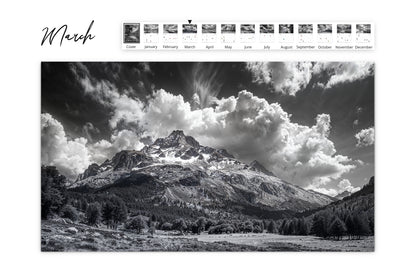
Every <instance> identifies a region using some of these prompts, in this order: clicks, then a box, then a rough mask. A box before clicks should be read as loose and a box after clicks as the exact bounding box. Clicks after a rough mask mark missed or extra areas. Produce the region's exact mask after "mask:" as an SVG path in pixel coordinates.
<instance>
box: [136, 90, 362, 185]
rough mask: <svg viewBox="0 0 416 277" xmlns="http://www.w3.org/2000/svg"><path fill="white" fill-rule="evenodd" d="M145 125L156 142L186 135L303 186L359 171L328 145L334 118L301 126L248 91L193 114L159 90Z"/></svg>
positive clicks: (325, 117) (146, 110) (147, 110)
mask: <svg viewBox="0 0 416 277" xmlns="http://www.w3.org/2000/svg"><path fill="white" fill-rule="evenodd" d="M140 123H141V126H143V127H144V130H145V131H144V135H146V136H150V137H151V138H153V139H156V138H158V137H164V136H167V135H168V134H169V133H170V132H172V131H173V130H175V129H181V130H184V132H185V133H186V134H188V135H192V136H194V137H195V138H196V139H197V140H199V141H200V142H201V143H202V144H204V145H209V146H213V147H217V148H225V149H227V150H228V151H230V152H231V153H233V154H234V155H236V156H237V157H238V158H240V159H243V160H246V161H251V160H254V159H256V160H258V161H260V162H261V163H263V164H264V165H265V166H266V167H268V168H269V169H270V170H272V171H273V172H274V173H276V174H277V175H278V176H281V177H283V178H284V179H286V180H289V181H292V182H294V183H296V184H299V185H302V186H306V185H309V184H311V183H322V182H324V181H326V182H328V181H330V180H332V179H337V178H339V177H340V176H341V175H342V174H344V173H346V172H348V171H350V170H352V169H353V168H355V165H354V164H353V163H352V161H351V160H350V159H349V158H348V157H346V156H342V155H336V149H335V146H334V144H333V142H332V141H330V140H329V139H328V136H329V132H330V128H331V126H330V116H329V115H327V114H321V115H318V116H317V117H316V124H315V125H313V126H311V127H309V126H304V125H300V124H297V123H294V122H292V121H291V119H290V115H289V114H287V113H286V112H285V111H284V110H283V109H282V107H281V106H280V105H279V104H278V103H272V104H270V103H268V102H267V101H266V100H265V99H261V98H258V97H256V96H254V95H253V94H252V93H250V92H248V91H241V92H240V93H239V94H238V97H233V96H232V97H229V98H223V99H220V100H218V101H217V106H216V107H215V108H213V107H208V108H204V109H199V110H192V108H191V104H190V103H188V102H186V101H185V100H184V99H183V97H182V96H181V95H173V94H171V93H169V92H166V91H164V90H158V91H156V92H155V93H154V94H153V96H152V98H151V99H149V100H148V103H147V105H146V106H145V107H144V109H143V111H141V118H140ZM248 145H250V147H247V146H248Z"/></svg>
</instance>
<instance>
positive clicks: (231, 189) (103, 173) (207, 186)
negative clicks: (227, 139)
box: [69, 130, 333, 211]
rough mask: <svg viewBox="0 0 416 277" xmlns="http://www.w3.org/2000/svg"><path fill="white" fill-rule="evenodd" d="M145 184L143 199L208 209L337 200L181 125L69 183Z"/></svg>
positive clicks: (303, 206)
mask: <svg viewBox="0 0 416 277" xmlns="http://www.w3.org/2000/svg"><path fill="white" fill-rule="evenodd" d="M143 183H145V184H146V187H145V188H146V189H145V191H146V193H145V194H140V195H141V196H140V197H142V198H143V199H142V200H145V199H149V201H150V200H151V201H153V202H152V203H154V201H163V202H164V203H177V202H181V203H186V205H188V206H190V207H194V208H195V209H205V210H215V209H217V208H219V207H222V209H224V207H230V206H233V205H234V206H239V207H245V208H244V209H248V208H247V207H252V208H255V209H260V208H261V209H263V208H264V207H266V208H267V209H269V210H272V211H273V210H276V211H281V210H293V211H303V210H307V209H310V208H318V207H321V206H323V205H327V204H329V203H330V202H332V201H333V199H332V198H330V197H328V196H325V195H321V194H317V193H313V192H309V191H306V190H304V189H302V188H300V187H297V186H295V185H292V184H290V183H287V182H285V181H283V180H281V179H280V178H278V177H276V176H274V175H273V173H271V172H270V171H268V170H267V169H266V168H265V167H264V166H263V165H261V164H260V163H259V162H257V161H254V162H252V163H251V164H250V165H247V164H245V163H243V162H241V161H239V160H238V159H236V158H234V156H232V155H231V154H229V153H228V152H227V151H226V150H224V149H215V148H211V147H208V146H201V145H200V144H199V142H198V141H196V140H195V139H194V138H193V137H191V136H186V135H185V134H184V133H183V132H182V131H179V130H177V131H173V132H172V133H171V134H170V135H169V136H167V137H166V138H158V139H157V140H156V141H155V142H154V143H153V144H151V145H148V146H146V147H144V148H143V149H142V150H141V151H134V150H124V151H120V152H119V153H117V154H116V155H115V156H114V157H113V158H112V159H111V160H107V161H105V162H104V163H103V164H101V165H97V164H93V165H91V166H90V167H88V169H87V170H86V171H85V172H84V173H83V174H81V175H80V177H79V178H78V179H77V181H75V182H74V183H72V184H71V185H70V186H69V187H70V188H71V189H79V188H82V187H87V188H88V189H90V190H91V189H92V190H100V191H102V190H108V189H110V188H111V189H112V190H114V189H115V188H114V187H117V188H118V189H120V188H123V187H126V186H135V187H138V188H139V187H141V190H143V189H144V187H143V186H142V184H143ZM152 188H154V189H152ZM230 203H231V204H230Z"/></svg>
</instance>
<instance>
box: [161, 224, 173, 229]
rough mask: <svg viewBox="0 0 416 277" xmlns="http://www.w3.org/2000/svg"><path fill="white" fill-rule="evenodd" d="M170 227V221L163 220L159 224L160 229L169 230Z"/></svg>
mask: <svg viewBox="0 0 416 277" xmlns="http://www.w3.org/2000/svg"><path fill="white" fill-rule="evenodd" d="M172 227H173V225H172V223H169V222H165V223H163V224H162V225H161V226H160V229H161V230H165V231H170V230H172Z"/></svg>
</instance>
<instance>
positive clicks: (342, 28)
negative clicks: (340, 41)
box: [337, 24, 351, 34]
mask: <svg viewBox="0 0 416 277" xmlns="http://www.w3.org/2000/svg"><path fill="white" fill-rule="evenodd" d="M337 34H351V24H337Z"/></svg>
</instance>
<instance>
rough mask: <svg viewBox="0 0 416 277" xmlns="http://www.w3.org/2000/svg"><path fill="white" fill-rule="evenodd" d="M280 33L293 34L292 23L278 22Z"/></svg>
mask: <svg viewBox="0 0 416 277" xmlns="http://www.w3.org/2000/svg"><path fill="white" fill-rule="evenodd" d="M279 33H280V34H293V24H279Z"/></svg>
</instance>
